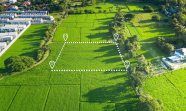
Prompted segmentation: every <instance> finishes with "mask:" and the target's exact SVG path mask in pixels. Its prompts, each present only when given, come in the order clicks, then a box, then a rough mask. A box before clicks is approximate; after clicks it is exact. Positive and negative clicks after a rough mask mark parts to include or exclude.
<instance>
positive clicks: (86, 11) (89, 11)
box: [84, 10, 93, 14]
mask: <svg viewBox="0 0 186 111" xmlns="http://www.w3.org/2000/svg"><path fill="white" fill-rule="evenodd" d="M84 11H85V13H89V14H91V13H93V11H92V10H84Z"/></svg>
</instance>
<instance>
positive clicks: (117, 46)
mask: <svg viewBox="0 0 186 111" xmlns="http://www.w3.org/2000/svg"><path fill="white" fill-rule="evenodd" d="M115 45H116V48H117V50H118V53H119V56H120V58H121V61H122V62H123V65H124V67H125V61H124V59H123V56H122V54H121V50H120V48H119V45H118V43H116V42H115Z"/></svg>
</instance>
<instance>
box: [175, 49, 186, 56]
mask: <svg viewBox="0 0 186 111" xmlns="http://www.w3.org/2000/svg"><path fill="white" fill-rule="evenodd" d="M176 52H177V53H180V54H181V55H185V56H186V48H181V49H177V50H176Z"/></svg>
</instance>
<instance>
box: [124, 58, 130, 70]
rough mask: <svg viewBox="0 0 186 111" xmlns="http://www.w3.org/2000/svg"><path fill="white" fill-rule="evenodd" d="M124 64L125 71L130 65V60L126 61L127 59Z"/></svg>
mask: <svg viewBox="0 0 186 111" xmlns="http://www.w3.org/2000/svg"><path fill="white" fill-rule="evenodd" d="M124 65H125V68H126V71H127V70H128V68H129V67H130V61H128V60H126V61H124Z"/></svg>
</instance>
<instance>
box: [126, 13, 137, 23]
mask: <svg viewBox="0 0 186 111" xmlns="http://www.w3.org/2000/svg"><path fill="white" fill-rule="evenodd" d="M134 16H135V15H134V14H131V13H127V14H125V15H124V17H125V20H126V21H131V20H132V19H133V18H134Z"/></svg>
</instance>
